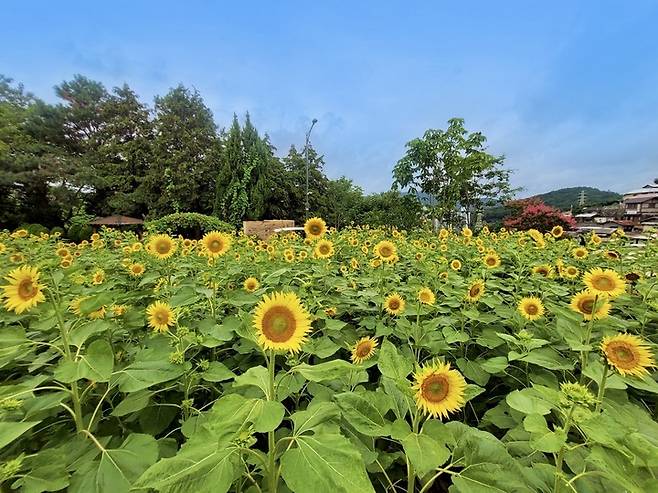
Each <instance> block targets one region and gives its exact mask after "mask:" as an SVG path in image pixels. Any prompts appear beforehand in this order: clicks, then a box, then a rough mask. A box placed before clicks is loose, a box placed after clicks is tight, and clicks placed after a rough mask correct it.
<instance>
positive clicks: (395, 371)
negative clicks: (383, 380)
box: [377, 340, 413, 380]
mask: <svg viewBox="0 0 658 493" xmlns="http://www.w3.org/2000/svg"><path fill="white" fill-rule="evenodd" d="M377 366H378V367H379V371H381V372H382V375H384V376H386V377H388V378H392V379H393V380H402V379H405V378H407V375H409V373H411V370H413V365H412V363H411V361H410V360H409V359H408V358H406V357H405V356H404V355H402V354H400V353H399V352H398V350H397V348H396V347H395V346H394V345H393V343H392V342H391V341H389V340H385V341H384V342H382V347H381V349H380V352H379V360H378V362H377Z"/></svg>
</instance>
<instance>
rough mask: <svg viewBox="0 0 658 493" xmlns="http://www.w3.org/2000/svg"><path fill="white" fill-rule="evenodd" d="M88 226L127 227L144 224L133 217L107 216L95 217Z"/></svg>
mask: <svg viewBox="0 0 658 493" xmlns="http://www.w3.org/2000/svg"><path fill="white" fill-rule="evenodd" d="M89 224H92V225H94V226H128V225H130V224H144V221H142V220H141V219H137V218H135V217H128V216H107V217H97V218H96V219H94V220H93V221H90V222H89Z"/></svg>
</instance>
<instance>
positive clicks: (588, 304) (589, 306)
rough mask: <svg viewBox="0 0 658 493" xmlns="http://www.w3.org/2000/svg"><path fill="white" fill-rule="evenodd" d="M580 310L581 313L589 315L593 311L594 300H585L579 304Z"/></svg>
mask: <svg viewBox="0 0 658 493" xmlns="http://www.w3.org/2000/svg"><path fill="white" fill-rule="evenodd" d="M580 309H581V310H582V311H583V313H587V314H588V315H590V314H591V313H592V311H593V310H594V300H585V301H583V302H582V303H581V304H580Z"/></svg>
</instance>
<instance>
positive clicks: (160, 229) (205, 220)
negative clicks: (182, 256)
mask: <svg viewBox="0 0 658 493" xmlns="http://www.w3.org/2000/svg"><path fill="white" fill-rule="evenodd" d="M144 227H145V228H146V230H147V231H148V232H150V233H169V234H172V235H183V236H185V237H186V238H197V239H198V238H201V237H202V236H203V235H204V234H205V233H207V232H208V231H225V232H227V233H228V232H231V231H233V230H234V229H235V228H234V227H233V226H232V225H230V224H228V223H225V222H224V221H221V220H219V219H217V218H216V217H214V216H206V215H205V214H199V213H198V212H177V213H174V214H169V215H167V216H163V217H161V218H160V219H156V220H154V221H147V222H146V223H144Z"/></svg>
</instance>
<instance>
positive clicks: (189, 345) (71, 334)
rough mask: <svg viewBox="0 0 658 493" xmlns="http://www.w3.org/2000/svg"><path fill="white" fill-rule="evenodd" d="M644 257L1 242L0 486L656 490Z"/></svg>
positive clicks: (380, 244) (595, 251)
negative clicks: (0, 482) (0, 483)
mask: <svg viewBox="0 0 658 493" xmlns="http://www.w3.org/2000/svg"><path fill="white" fill-rule="evenodd" d="M657 276H658V242H657V241H656V240H651V241H649V242H648V243H647V244H646V245H644V246H643V247H637V246H634V245H630V244H629V243H628V241H627V239H626V238H625V236H624V234H623V233H622V232H618V233H616V234H614V235H613V237H612V238H611V239H610V240H609V241H601V239H600V238H598V237H596V236H591V237H590V238H589V239H588V241H587V242H585V244H581V243H580V242H578V241H576V240H574V239H570V238H568V237H567V236H566V234H565V233H564V231H562V230H561V228H559V227H558V228H554V230H553V231H551V232H550V233H547V234H542V233H540V232H538V231H534V230H530V231H527V232H511V231H505V230H501V231H497V232H490V231H488V230H487V229H486V228H485V229H483V230H482V231H480V232H479V233H478V234H474V233H473V232H472V231H471V230H470V229H468V228H465V229H463V230H461V231H449V230H445V229H443V230H440V231H439V232H431V231H425V230H418V231H410V232H405V231H398V230H395V229H384V228H379V229H374V228H368V227H356V228H348V229H344V230H340V231H334V230H331V229H327V228H326V226H325V223H324V221H322V220H321V219H319V218H313V219H310V220H309V221H307V223H306V226H305V234H303V235H297V234H293V233H291V234H288V235H285V236H275V237H272V238H270V239H269V240H268V241H266V242H265V241H261V240H257V239H255V238H250V237H246V236H244V235H242V234H231V233H226V232H211V233H208V234H206V235H205V236H204V237H203V238H202V239H199V240H198V241H197V240H190V239H185V238H180V237H175V238H174V237H170V236H168V235H166V234H157V235H152V236H150V237H145V238H143V239H142V240H140V239H138V238H137V237H136V236H134V235H133V234H129V233H121V232H117V231H115V230H103V231H102V232H101V233H100V234H94V236H93V237H92V240H91V241H90V242H87V241H83V242H81V243H79V244H76V243H69V242H65V241H62V240H61V239H60V238H59V237H58V236H57V235H54V236H48V235H47V234H42V235H40V236H34V235H30V234H28V233H27V232H26V231H23V230H18V231H15V232H13V233H9V232H5V233H0V277H1V278H2V281H0V297H1V307H0V377H1V382H0V416H1V419H0V479H1V481H2V488H3V489H2V491H12V490H18V491H24V492H29V493H39V492H43V491H71V492H84V493H88V492H111V493H123V492H128V491H144V492H148V491H159V492H167V493H186V492H190V493H202V492H218V493H222V492H228V491H231V492H249V493H261V492H262V493H265V492H277V491H279V492H295V493H307V492H308V493H323V492H349V493H361V492H364V493H366V492H373V491H378V492H390V493H394V492H410V493H411V492H416V493H418V492H419V493H426V492H428V493H429V492H445V491H449V492H452V493H480V492H482V493H485V492H486V493H489V492H546V493H549V492H637V493H640V492H651V491H658V478H657V477H656V476H657V475H658V423H657V422H656V417H657V415H658V382H657V380H656V374H655V373H654V366H655V364H656V362H655V359H654V352H655V349H654V348H655V343H656V342H658V335H657V332H658V277H657Z"/></svg>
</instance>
